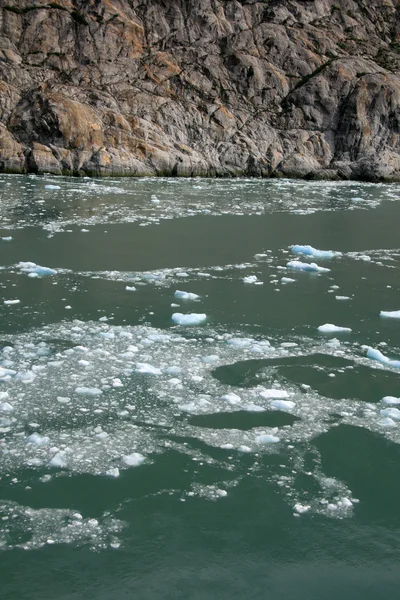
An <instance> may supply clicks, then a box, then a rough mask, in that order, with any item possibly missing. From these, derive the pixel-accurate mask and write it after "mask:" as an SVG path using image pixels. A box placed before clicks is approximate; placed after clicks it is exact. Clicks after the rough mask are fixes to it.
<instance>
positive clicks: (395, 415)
mask: <svg viewBox="0 0 400 600" xmlns="http://www.w3.org/2000/svg"><path fill="white" fill-rule="evenodd" d="M380 413H381V415H383V416H384V417H389V419H394V420H395V421H400V410H399V409H398V408H383V409H382V410H381V411H380Z"/></svg>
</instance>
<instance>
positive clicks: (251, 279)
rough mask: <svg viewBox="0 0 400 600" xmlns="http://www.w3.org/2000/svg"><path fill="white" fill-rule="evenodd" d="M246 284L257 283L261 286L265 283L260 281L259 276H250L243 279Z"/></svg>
mask: <svg viewBox="0 0 400 600" xmlns="http://www.w3.org/2000/svg"><path fill="white" fill-rule="evenodd" d="M243 282H244V283H255V284H257V285H261V284H262V283H263V282H262V281H258V277H257V275H248V276H247V277H243Z"/></svg>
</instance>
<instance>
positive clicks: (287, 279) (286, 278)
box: [281, 277, 296, 283]
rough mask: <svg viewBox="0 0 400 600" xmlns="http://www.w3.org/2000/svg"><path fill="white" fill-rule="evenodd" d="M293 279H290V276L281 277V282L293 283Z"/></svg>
mask: <svg viewBox="0 0 400 600" xmlns="http://www.w3.org/2000/svg"><path fill="white" fill-rule="evenodd" d="M295 281H296V280H295V279H292V278H291V277H281V282H282V283H295Z"/></svg>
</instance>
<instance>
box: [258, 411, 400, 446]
mask: <svg viewBox="0 0 400 600" xmlns="http://www.w3.org/2000/svg"><path fill="white" fill-rule="evenodd" d="M399 412H400V411H399ZM280 441H281V440H280V438H278V437H276V435H269V434H267V433H265V434H262V435H258V436H257V437H256V442H257V443H258V444H277V443H278V442H280Z"/></svg>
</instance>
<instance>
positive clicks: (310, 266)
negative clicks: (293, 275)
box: [286, 260, 330, 273]
mask: <svg viewBox="0 0 400 600" xmlns="http://www.w3.org/2000/svg"><path fill="white" fill-rule="evenodd" d="M286 266H287V268H288V269H294V270H295V271H312V272H314V273H327V272H328V271H330V269H327V268H326V267H320V266H319V265H317V264H316V263H304V262H301V261H299V260H290V261H289V262H288V263H287V264H286Z"/></svg>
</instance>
